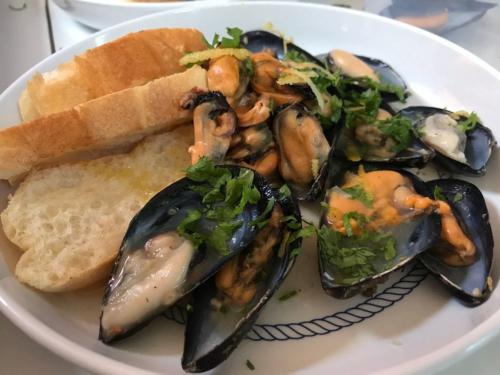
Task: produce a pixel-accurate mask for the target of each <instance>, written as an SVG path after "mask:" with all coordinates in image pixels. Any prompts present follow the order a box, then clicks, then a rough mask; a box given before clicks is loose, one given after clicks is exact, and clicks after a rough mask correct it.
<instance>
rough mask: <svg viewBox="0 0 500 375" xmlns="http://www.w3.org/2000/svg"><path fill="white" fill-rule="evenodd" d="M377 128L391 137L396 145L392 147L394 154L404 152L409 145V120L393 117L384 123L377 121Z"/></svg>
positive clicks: (410, 137) (410, 135)
mask: <svg viewBox="0 0 500 375" xmlns="http://www.w3.org/2000/svg"><path fill="white" fill-rule="evenodd" d="M376 125H377V127H378V128H379V129H380V130H381V131H382V133H384V134H385V135H387V136H388V137H391V138H392V139H393V140H394V142H395V143H396V145H395V146H394V149H393V150H392V151H394V152H395V153H399V152H401V151H403V150H406V149H407V148H408V146H409V145H410V143H411V139H412V134H413V126H412V123H411V121H410V119H408V118H406V117H402V116H399V115H397V116H393V117H390V118H388V119H387V120H384V121H377V122H376Z"/></svg>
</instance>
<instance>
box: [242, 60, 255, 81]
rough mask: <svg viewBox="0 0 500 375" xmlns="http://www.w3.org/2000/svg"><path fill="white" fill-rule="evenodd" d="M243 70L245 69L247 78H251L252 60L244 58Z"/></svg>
mask: <svg viewBox="0 0 500 375" xmlns="http://www.w3.org/2000/svg"><path fill="white" fill-rule="evenodd" d="M243 68H244V69H245V72H246V75H247V77H250V78H252V77H253V74H254V72H255V70H254V67H253V62H252V59H250V58H246V59H245V60H243Z"/></svg>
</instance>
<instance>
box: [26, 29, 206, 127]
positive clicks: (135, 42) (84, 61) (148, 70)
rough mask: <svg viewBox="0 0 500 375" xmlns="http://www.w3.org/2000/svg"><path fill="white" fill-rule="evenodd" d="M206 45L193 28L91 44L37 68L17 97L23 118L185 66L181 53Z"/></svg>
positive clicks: (66, 107) (62, 108)
mask: <svg viewBox="0 0 500 375" xmlns="http://www.w3.org/2000/svg"><path fill="white" fill-rule="evenodd" d="M203 49H206V44H205V42H204V39H203V35H202V33H201V32H200V31H198V30H195V29H154V30H143V31H139V32H136V33H130V34H127V35H125V36H123V37H121V38H119V39H117V40H114V41H111V42H108V43H106V44H103V45H102V46H99V47H96V48H92V49H89V50H88V51H86V52H85V53H83V54H81V55H78V56H75V57H74V58H73V59H72V60H71V61H68V62H66V63H63V64H61V65H59V66H58V67H57V69H55V70H54V71H52V72H48V73H44V74H40V73H37V74H35V75H34V76H33V78H32V79H31V80H30V81H29V82H28V85H27V88H26V89H25V90H24V91H23V93H22V94H21V97H20V99H19V110H20V112H21V117H22V119H23V121H29V120H33V119H36V118H39V117H42V116H46V115H49V114H52V113H57V112H61V111H65V110H69V109H71V108H73V107H74V106H76V105H78V104H81V103H84V102H86V101H89V100H92V99H95V98H98V97H100V96H104V95H108V94H110V93H113V92H116V91H120V90H124V89H127V88H130V87H134V86H139V85H143V84H145V83H146V82H149V81H151V80H153V79H156V78H159V77H163V76H166V75H170V74H174V73H179V72H182V71H183V70H184V69H185V68H184V67H183V66H181V65H179V59H180V58H181V57H182V56H183V55H184V54H186V53H187V52H193V51H199V50H203Z"/></svg>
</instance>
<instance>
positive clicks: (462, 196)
mask: <svg viewBox="0 0 500 375" xmlns="http://www.w3.org/2000/svg"><path fill="white" fill-rule="evenodd" d="M463 198H464V195H463V194H462V193H456V194H455V196H454V197H453V202H455V203H456V202H460V201H461V200H462V199H463Z"/></svg>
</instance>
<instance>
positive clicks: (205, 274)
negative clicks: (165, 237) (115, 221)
mask: <svg viewBox="0 0 500 375" xmlns="http://www.w3.org/2000/svg"><path fill="white" fill-rule="evenodd" d="M218 168H227V169H229V170H230V171H231V173H232V175H233V176H236V175H237V174H238V173H239V172H240V170H241V169H243V168H242V167H236V166H221V167H218ZM193 185H197V183H195V182H193V181H192V180H189V179H187V178H183V179H181V180H179V181H177V182H175V183H174V184H172V185H170V186H168V187H167V188H165V189H164V190H162V191H161V192H159V193H158V194H157V195H155V196H154V197H153V198H152V199H151V200H150V201H149V202H148V203H147V204H146V205H145V206H144V207H143V208H142V209H141V210H140V211H139V212H138V213H137V214H136V215H135V217H134V218H133V219H132V221H131V222H130V225H129V228H128V230H127V232H126V234H125V237H124V239H123V242H122V244H121V246H120V250H119V253H118V256H117V258H116V261H115V264H114V267H113V271H112V274H111V278H110V279H109V281H108V283H107V286H106V290H105V294H104V297H103V301H102V306H103V308H102V312H101V320H100V322H101V324H100V331H99V339H100V340H102V341H104V342H106V343H109V342H111V341H115V340H118V339H122V338H125V337H127V336H129V335H131V334H132V333H134V332H136V331H138V330H139V329H141V328H142V327H144V326H145V325H147V324H148V323H149V322H150V321H151V320H152V319H153V318H154V317H156V316H157V315H158V314H160V313H162V312H163V311H164V310H166V309H167V308H168V307H169V306H171V305H173V304H174V303H175V302H176V301H177V300H179V299H181V298H182V297H183V296H185V295H187V294H188V293H190V292H191V291H192V290H194V289H195V288H197V287H198V286H199V285H200V284H202V283H203V282H204V281H206V280H208V279H209V278H210V277H211V276H212V275H213V274H215V272H217V270H218V269H219V268H220V267H221V266H222V265H223V264H224V263H225V262H226V261H228V260H229V259H231V258H232V257H233V256H235V255H237V254H238V253H239V252H240V251H242V250H243V249H245V248H246V247H247V246H248V244H250V243H251V242H252V241H253V240H254V238H255V236H256V234H257V232H258V230H257V228H256V226H255V225H253V221H254V220H255V219H256V218H258V216H259V215H260V214H262V213H263V212H264V210H265V208H266V205H267V202H268V200H269V199H270V198H271V197H272V196H273V193H272V189H271V187H270V186H269V185H268V184H267V182H266V181H265V179H264V178H263V177H262V176H260V175H258V174H255V177H254V186H256V187H257V189H258V190H259V192H260V193H261V197H262V199H261V201H260V202H259V203H258V204H255V205H247V207H246V208H245V210H244V211H243V213H242V214H241V215H240V217H239V220H241V221H242V223H243V224H242V225H241V226H240V227H239V228H238V229H237V230H236V231H235V232H234V234H233V237H232V238H231V240H230V242H229V252H228V254H224V255H223V254H221V253H219V252H217V251H216V250H213V249H210V248H207V247H204V246H201V247H200V248H199V249H197V250H195V253H194V255H193V256H192V258H191V260H190V263H189V266H188V267H189V268H188V271H187V274H186V277H185V280H184V281H183V283H182V285H181V286H179V290H176V294H175V299H174V300H172V301H170V302H169V303H168V304H161V305H159V306H157V307H156V308H155V309H154V310H151V311H149V312H147V313H146V314H145V316H138V317H137V320H136V321H135V322H134V323H131V324H127V325H126V326H123V327H119V329H118V330H117V329H116V328H115V327H108V328H106V327H105V326H104V325H103V317H104V310H105V307H106V306H107V305H108V303H109V301H110V299H111V298H112V297H113V293H114V292H115V290H116V288H118V287H119V286H120V284H121V283H122V282H124V281H126V279H124V278H125V276H127V274H125V273H124V270H125V264H126V261H127V260H128V259H130V258H129V256H130V255H132V254H134V253H135V252H137V251H145V249H144V246H145V244H146V242H147V241H148V240H150V239H152V238H154V237H156V236H158V235H160V234H164V233H168V232H172V231H175V230H176V228H177V227H178V225H179V224H180V222H181V221H182V220H183V219H184V218H185V217H186V216H187V214H188V212H189V211H190V210H194V209H201V208H202V203H201V198H202V197H201V195H199V194H198V193H196V192H194V191H193V190H191V189H190V187H191V186H193ZM202 220H203V222H202V226H203V227H206V230H207V231H210V230H213V228H214V227H215V226H216V223H215V222H214V221H212V220H209V219H206V218H203V219H202Z"/></svg>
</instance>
